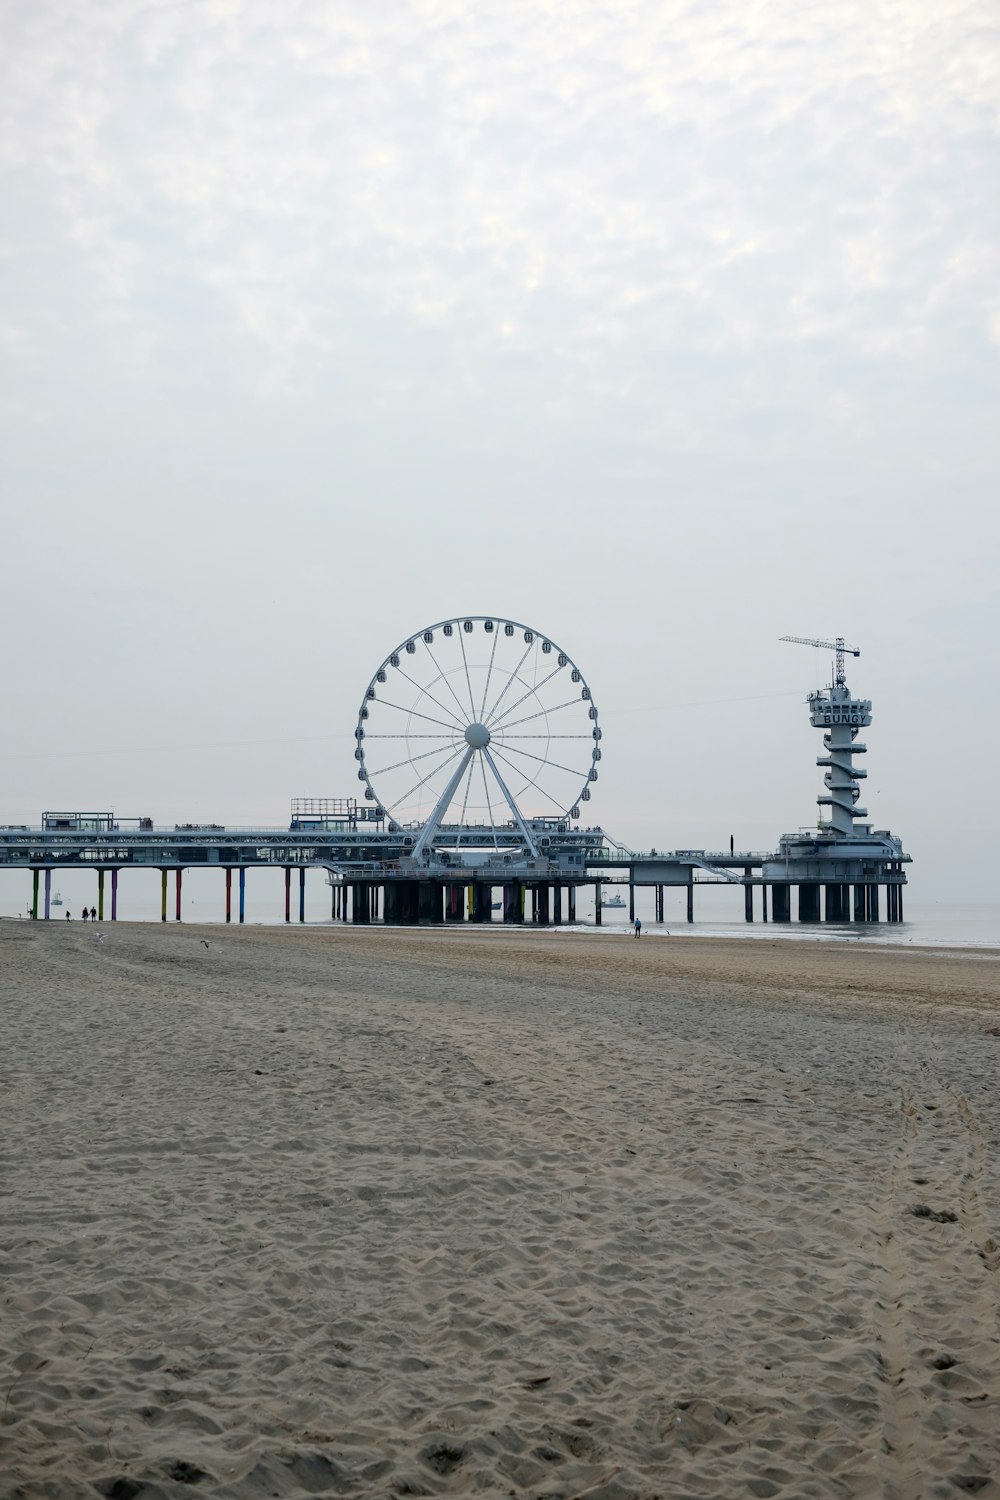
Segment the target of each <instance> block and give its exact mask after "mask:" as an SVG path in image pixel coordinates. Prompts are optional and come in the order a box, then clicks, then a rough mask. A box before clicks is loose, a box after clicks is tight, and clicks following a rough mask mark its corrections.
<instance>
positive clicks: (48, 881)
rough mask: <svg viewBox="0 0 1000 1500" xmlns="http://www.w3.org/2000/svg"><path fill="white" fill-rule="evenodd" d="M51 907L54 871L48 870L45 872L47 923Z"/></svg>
mask: <svg viewBox="0 0 1000 1500" xmlns="http://www.w3.org/2000/svg"><path fill="white" fill-rule="evenodd" d="M51 905H52V871H51V870H46V871H45V906H44V912H45V920H46V922H47V921H48V920H49V916H50V908H51Z"/></svg>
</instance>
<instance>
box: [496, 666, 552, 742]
mask: <svg viewBox="0 0 1000 1500" xmlns="http://www.w3.org/2000/svg"><path fill="white" fill-rule="evenodd" d="M561 671H562V667H558V666H557V667H553V668H552V671H551V672H549V673H548V675H547V676H546V677H543V678H542V680H541V682H536V683H534V684H532V686H531V687H529V688H528V691H527V692H526V693H522V694H521V696H520V698H518V699H517V700H516V701H515V702H514V703H512V704H511V705H510V707H509V708H505V709H504V711H503V713H502V714H501V715H500V716H499V718H495V719H492V720H491V721H490V725H489V727H490V728H491V729H492V728H493V726H494V725H500V724H502V723H503V721H504V719H506V717H507V715H508V714H512V713H514V712H515V710H516V709H518V708H520V706H521V704H522V703H525V702H527V700H528V699H529V698H532V697H534V698H537V697H538V692H539V689H540V688H543V687H544V686H545V684H546V683H547V682H551V681H552V679H553V677H554V676H555V675H556V673H557V672H561Z"/></svg>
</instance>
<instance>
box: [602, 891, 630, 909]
mask: <svg viewBox="0 0 1000 1500" xmlns="http://www.w3.org/2000/svg"><path fill="white" fill-rule="evenodd" d="M601 905H602V906H624V905H625V902H624V901H623V900H622V898H621V896H619V894H618V892H617V891H616V892H615V894H614V895H613V896H606V895H605V894H604V892H603V891H602V892H601Z"/></svg>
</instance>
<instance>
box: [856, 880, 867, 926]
mask: <svg viewBox="0 0 1000 1500" xmlns="http://www.w3.org/2000/svg"><path fill="white" fill-rule="evenodd" d="M853 920H854V921H855V922H867V920H868V915H867V908H866V905H865V888H864V886H863V885H856V886H855V887H854V916H853Z"/></svg>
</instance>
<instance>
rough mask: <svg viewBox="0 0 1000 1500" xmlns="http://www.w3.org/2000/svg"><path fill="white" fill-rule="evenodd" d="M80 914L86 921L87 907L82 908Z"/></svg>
mask: <svg viewBox="0 0 1000 1500" xmlns="http://www.w3.org/2000/svg"><path fill="white" fill-rule="evenodd" d="M82 916H83V920H84V921H85V922H86V920H87V916H88V912H87V908H86V907H84V908H83V912H82Z"/></svg>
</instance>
